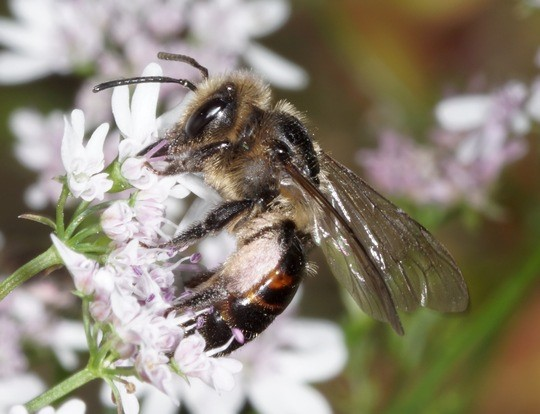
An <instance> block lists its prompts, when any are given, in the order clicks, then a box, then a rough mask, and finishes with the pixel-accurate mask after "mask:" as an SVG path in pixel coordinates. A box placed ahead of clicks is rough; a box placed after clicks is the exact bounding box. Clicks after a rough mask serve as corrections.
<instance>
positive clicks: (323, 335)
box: [273, 319, 347, 382]
mask: <svg viewBox="0 0 540 414" xmlns="http://www.w3.org/2000/svg"><path fill="white" fill-rule="evenodd" d="M277 334H278V335H279V337H280V338H281V339H282V340H283V342H284V343H285V344H286V345H287V346H286V347H284V349H281V350H279V351H276V353H275V356H274V357H273V366H274V368H275V369H276V370H277V371H279V372H280V373H281V375H282V376H283V377H286V378H290V379H292V380H294V381H302V382H317V381H326V380H328V379H330V378H332V377H334V376H336V375H337V374H339V373H340V372H341V370H342V369H343V367H344V366H345V363H346V361H347V349H346V347H345V340H344V338H343V333H342V332H341V329H340V328H339V327H338V326H337V325H335V324H333V323H331V322H326V321H322V320H321V321H319V320H309V319H291V320H290V321H288V323H287V324H286V325H285V324H284V325H283V326H281V329H280V331H279V332H277Z"/></svg>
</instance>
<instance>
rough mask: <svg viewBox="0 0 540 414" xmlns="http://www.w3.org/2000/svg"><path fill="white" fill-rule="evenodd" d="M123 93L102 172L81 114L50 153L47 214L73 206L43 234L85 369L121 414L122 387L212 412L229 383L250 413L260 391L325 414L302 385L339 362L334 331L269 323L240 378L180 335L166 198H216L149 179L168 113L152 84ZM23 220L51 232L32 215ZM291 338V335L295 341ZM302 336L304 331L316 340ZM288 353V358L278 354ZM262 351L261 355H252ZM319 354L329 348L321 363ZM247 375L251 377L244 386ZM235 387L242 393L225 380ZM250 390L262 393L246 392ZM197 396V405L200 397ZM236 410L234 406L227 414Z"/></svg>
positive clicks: (129, 396) (192, 338)
mask: <svg viewBox="0 0 540 414" xmlns="http://www.w3.org/2000/svg"><path fill="white" fill-rule="evenodd" d="M160 74H161V67H160V66H159V65H157V64H155V63H153V64H150V65H148V66H147V68H146V69H145V70H144V72H143V74H142V75H143V76H158V75H160ZM127 89H128V88H127V86H122V87H118V88H115V89H114V91H113V96H112V111H113V114H114V119H115V123H116V125H117V127H118V130H119V132H120V136H121V139H120V141H119V143H118V146H117V147H118V151H117V156H116V158H115V160H114V161H113V162H112V163H111V164H109V165H107V162H106V161H105V158H104V157H105V156H104V150H103V147H104V143H105V139H106V136H107V133H108V131H109V125H108V124H101V125H99V126H98V127H97V128H96V129H95V131H94V132H93V133H91V134H90V138H89V139H88V140H85V135H86V130H85V117H84V113H83V112H82V111H81V110H74V111H73V112H72V113H71V116H70V117H66V118H65V128H64V134H63V138H62V143H61V147H60V149H61V158H62V163H63V165H64V167H65V175H64V177H63V178H61V180H60V181H62V183H63V188H64V190H63V192H62V196H61V198H60V201H59V207H62V205H63V203H65V202H66V201H67V197H68V195H69V197H70V198H72V199H75V200H78V201H79V202H80V204H79V206H78V207H77V208H76V209H75V213H74V216H73V217H72V218H71V221H70V223H68V224H67V225H64V224H63V223H62V221H58V217H57V221H56V223H55V224H54V225H53V227H54V228H55V230H56V231H55V233H54V234H53V235H52V236H51V237H52V242H53V245H54V247H55V250H54V251H55V254H57V255H58V257H59V258H60V260H61V262H62V263H63V264H64V265H65V266H66V268H67V270H68V271H69V272H70V274H71V276H72V277H73V282H74V285H75V288H76V294H77V296H79V297H80V298H81V299H82V302H83V315H86V316H85V317H84V318H83V319H84V320H85V324H84V325H85V326H84V328H85V334H86V341H87V343H88V348H89V351H90V362H89V368H88V369H90V370H91V372H92V375H95V376H97V377H101V378H103V379H105V380H106V381H107V383H108V385H109V386H110V387H111V389H112V391H113V393H114V394H115V401H117V403H118V404H120V405H121V407H122V409H123V410H124V411H125V412H128V413H131V412H133V413H136V412H138V411H139V403H138V400H137V397H136V395H135V394H133V393H132V392H130V389H131V388H133V387H134V386H135V384H138V386H140V387H141V388H144V386H143V384H144V383H146V384H150V385H152V386H153V388H154V389H156V390H159V391H160V392H162V393H164V394H166V395H167V396H168V397H169V398H170V400H171V401H172V402H173V403H174V404H178V402H179V398H182V399H183V400H184V401H185V402H186V404H187V405H188V406H189V407H190V409H191V410H192V411H193V412H201V411H200V407H208V406H209V404H213V403H216V404H220V405H222V403H218V402H217V401H216V400H215V399H216V398H218V397H217V394H216V395H214V394H209V392H208V390H209V389H212V390H213V392H214V393H215V391H218V393H220V392H225V391H231V390H233V388H235V385H236V388H235V391H234V392H233V393H232V394H230V397H229V398H228V399H227V398H226V399H225V400H224V401H237V402H238V401H240V400H241V396H242V395H245V396H247V397H249V399H250V401H251V402H252V404H253V405H254V406H257V407H258V406H260V407H262V408H261V410H262V412H264V411H268V407H270V405H271V404H270V403H269V400H268V393H266V392H264V390H265V389H270V390H272V393H274V392H276V390H274V388H276V387H277V388H278V390H277V391H279V393H280V394H284V395H285V394H286V395H289V397H287V398H286V399H284V400H283V401H282V402H281V404H282V405H283V407H287V406H288V405H289V406H290V408H291V409H292V407H293V406H294V404H293V405H291V404H292V399H291V398H290V393H291V392H300V393H301V394H302V399H303V400H304V401H306V402H309V403H310V404H311V405H312V406H313V407H314V410H315V412H321V413H326V412H330V408H329V406H328V404H327V403H326V401H325V400H324V398H323V397H322V396H321V395H319V394H318V393H317V392H316V391H314V390H312V389H311V388H310V387H308V386H306V385H305V384H304V383H305V382H311V381H319V380H324V379H327V378H330V377H331V376H333V375H335V374H336V373H337V372H339V370H341V368H342V366H343V363H344V361H345V355H346V353H345V350H344V347H343V339H342V338H341V335H340V333H339V330H338V329H337V328H336V327H334V326H332V325H328V326H319V325H318V324H317V323H315V322H311V325H310V323H309V322H298V321H294V320H293V321H289V322H286V321H287V319H284V321H283V322H281V323H279V322H276V324H275V325H276V328H275V329H274V330H275V333H274V334H273V335H272V334H268V335H270V336H268V335H263V336H262V337H263V338H264V337H266V338H267V341H266V345H264V344H265V342H264V341H261V342H260V343H261V345H258V346H259V347H260V349H259V351H254V353H253V352H251V353H250V351H249V349H250V347H247V348H246V349H247V351H244V352H239V353H237V355H238V357H239V358H241V359H242V360H243V362H244V363H246V364H247V365H248V366H249V367H250V369H249V370H248V373H242V374H240V371H241V368H242V363H241V362H240V361H239V360H237V359H231V358H225V357H220V358H217V357H215V356H214V355H215V354H216V353H217V352H219V350H207V351H205V348H206V344H205V340H204V339H203V337H202V336H200V335H199V334H198V333H194V334H191V335H189V336H186V335H185V332H184V329H183V326H185V325H186V324H188V323H190V322H192V318H193V315H191V314H179V313H177V312H176V311H174V310H172V309H174V307H173V306H174V303H175V300H176V299H177V298H178V297H179V296H178V294H177V292H176V290H175V289H176V286H175V273H176V274H177V273H178V271H179V270H181V269H182V268H183V267H186V266H191V267H193V266H197V263H198V262H199V260H200V259H201V255H200V254H198V253H197V254H193V255H191V256H188V257H184V258H180V257H177V255H178V251H176V250H174V249H171V248H168V247H167V244H166V242H167V241H168V240H170V238H171V235H172V234H174V230H175V229H176V226H174V225H172V224H171V221H170V220H169V219H168V212H167V208H166V206H167V203H168V202H169V201H170V200H174V201H175V203H174V204H179V203H180V202H181V200H180V199H182V198H184V197H186V196H187V195H188V194H196V195H198V196H199V197H203V198H206V199H209V200H211V202H212V203H214V202H215V201H216V198H217V197H218V196H217V194H215V192H214V191H213V190H211V189H209V188H208V187H206V186H204V185H202V181H201V180H200V178H198V177H196V176H194V175H190V174H180V175H177V176H161V175H157V174H155V172H154V171H153V169H152V167H149V165H150V163H152V165H154V166H157V165H159V162H160V159H159V157H154V154H155V153H157V152H159V148H160V145H162V143H161V142H160V141H158V139H159V136H160V130H161V129H162V128H165V129H167V128H170V127H171V125H170V124H168V122H169V120H170V119H174V118H173V117H171V116H170V114H169V113H165V114H163V115H162V116H161V117H156V112H157V102H158V94H159V89H160V86H159V84H156V83H154V84H152V83H147V84H140V85H138V86H137V87H136V88H135V91H134V92H133V95H132V97H131V99H130V97H129V93H128V90H127ZM186 101H188V100H186ZM181 105H182V106H183V105H185V102H183V103H182V104H181ZM177 111H178V109H174V110H173V112H174V113H176V112H177ZM154 142H157V145H154ZM150 144H152V145H153V147H149V145H150ZM146 148H152V149H150V150H145V151H142V153H144V155H141V156H139V155H138V154H141V150H143V149H146ZM120 190H121V192H118V191H120ZM200 200H202V199H201V198H200ZM59 217H63V213H61V214H60V216H59ZM33 218H34V219H35V220H37V221H41V222H43V223H45V224H50V223H52V221H49V222H48V221H46V220H45V219H38V218H37V216H34V217H33ZM96 219H97V220H98V222H96ZM168 227H170V228H168ZM176 231H177V230H176ZM152 246H155V247H152ZM223 250H225V251H226V250H230V249H229V248H225V249H223ZM223 259H224V257H221V258H219V259H218V261H222V260H223ZM214 260H215V258H214ZM186 262H190V263H189V264H186ZM180 273H181V272H180ZM171 310H172V311H171ZM280 326H283V327H282V328H279V327H280ZM290 326H293V328H291V327H290ZM312 326H313V328H312ZM278 328H279V329H278ZM293 330H298V331H302V332H303V333H301V334H300V337H301V338H300V337H298V334H295V333H294V332H292V331H293ZM304 331H305V332H304ZM311 331H314V332H316V335H317V336H318V337H319V338H318V339H317V340H315V339H314V338H313V335H314V334H312V333H311ZM283 332H285V333H283ZM325 338H327V339H325ZM322 340H325V341H327V342H328V343H327V346H325V347H324V350H325V352H322V354H321V353H320V352H317V351H315V350H314V349H313V347H317V346H318V344H320V341H322ZM299 341H300V342H299ZM253 346H256V345H255V344H252V349H253ZM297 348H298V351H295V352H294V353H293V354H289V353H290V351H291V350H294V349H297ZM263 349H266V351H264V355H262V350H263ZM280 349H285V350H287V351H286V352H285V354H289V355H288V356H286V357H285V360H286V361H288V363H289V365H290V367H294V366H295V365H294V364H295V363H296V364H300V365H303V366H302V368H303V371H302V370H298V371H296V368H295V369H294V370H295V372H294V375H292V376H291V371H290V369H288V367H289V366H287V365H285V364H284V363H285V362H286V361H280V358H282V356H280V355H284V354H283V353H280V351H279V350H280ZM326 351H330V354H331V355H330V358H329V356H328V355H327V354H326ZM274 354H275V357H273V356H272V355H274ZM310 355H313V358H312V360H310V362H309V364H308V365H309V366H313V363H314V362H315V360H314V358H315V357H317V358H318V356H317V355H319V356H321V355H322V356H323V361H320V362H319V363H318V367H319V368H321V369H316V370H315V371H313V372H312V371H311V370H310V369H306V368H307V366H304V365H306V364H304V363H303V362H302V361H303V359H305V358H308V359H309V358H310ZM272 358H277V359H276V360H275V361H274V362H275V363H274V362H271V361H272V360H273V359H272ZM14 361H16V360H14ZM268 363H271V364H272V365H273V368H272V369H271V372H269V371H268V369H267V368H265V367H268ZM326 366H327V368H326V369H325V367H326ZM302 372H304V374H305V373H306V372H307V374H305V375H304V374H303V373H302ZM239 375H241V376H239ZM253 375H255V377H256V379H255V377H254V378H253V379H251V378H250V379H248V378H249V376H253ZM180 376H182V377H184V378H186V379H187V380H189V382H190V383H191V384H192V385H193V387H192V388H191V387H190V388H189V389H188V388H186V384H185V383H183V382H182V381H179V379H180ZM235 377H236V378H235ZM272 378H274V379H272ZM238 379H241V382H242V384H243V385H239V384H238V383H237V381H238ZM140 381H142V383H141V382H140ZM197 381H200V382H197ZM258 382H260V383H262V384H264V386H262V385H261V386H257V383H258ZM197 384H199V385H197ZM202 384H205V386H206V387H208V386H209V387H210V388H203V389H205V390H206V391H201V389H199V388H198V387H199V386H200V385H202ZM272 384H273V385H272ZM283 387H285V388H286V389H289V390H290V392H289V393H287V392H286V389H283ZM203 395H206V397H203V399H201V396H203ZM160 401H162V400H160ZM160 404H163V402H160ZM227 404H228V403H227ZM17 409H18V408H17ZM21 409H22V408H21ZM240 409H241V406H240V405H238V404H236V403H235V404H234V405H232V406H231V407H230V412H231V413H234V412H237V411H238V410H240ZM295 410H296V409H295ZM21 412H24V411H21Z"/></svg>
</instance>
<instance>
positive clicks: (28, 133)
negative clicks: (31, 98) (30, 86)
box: [9, 109, 64, 209]
mask: <svg viewBox="0 0 540 414" xmlns="http://www.w3.org/2000/svg"><path fill="white" fill-rule="evenodd" d="M9 125H10V129H11V131H12V132H13V134H14V135H15V137H16V138H17V140H16V142H15V156H16V157H17V159H18V160H19V162H21V163H22V164H23V165H24V166H25V167H26V168H28V169H30V170H32V171H35V172H37V173H38V178H37V182H36V183H35V184H33V185H32V186H30V187H29V188H28V189H27V190H26V192H25V201H26V203H27V204H28V205H29V206H30V207H32V208H35V209H42V208H45V207H46V206H47V204H49V203H52V202H54V203H56V201H57V200H58V196H59V195H60V191H61V189H62V186H61V184H60V183H58V182H57V181H55V180H54V178H55V177H57V176H60V175H62V174H63V173H64V167H63V165H62V161H61V159H60V157H58V153H59V152H60V145H61V142H62V131H63V128H64V120H63V117H62V113H61V112H60V111H54V112H51V113H50V114H49V115H46V116H44V115H41V114H39V113H38V112H37V111H35V110H33V109H18V110H16V111H15V112H13V114H11V116H10V119H9Z"/></svg>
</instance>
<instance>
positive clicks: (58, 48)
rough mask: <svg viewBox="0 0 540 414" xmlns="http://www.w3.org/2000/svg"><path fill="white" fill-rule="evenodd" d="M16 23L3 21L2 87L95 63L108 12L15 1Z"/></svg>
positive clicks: (53, 1)
mask: <svg viewBox="0 0 540 414" xmlns="http://www.w3.org/2000/svg"><path fill="white" fill-rule="evenodd" d="M9 6H10V9H11V12H12V14H13V17H14V18H15V19H13V20H12V19H7V18H2V19H0V43H1V44H3V46H4V47H5V50H3V51H2V52H1V53H0V82H2V83H20V82H28V81H31V80H34V79H37V78H39V77H42V76H46V75H48V74H51V73H60V74H66V73H69V72H74V71H75V69H77V68H79V67H82V66H84V65H87V64H88V63H90V62H92V61H93V60H94V59H95V58H96V57H97V56H98V55H99V53H100V52H101V50H102V47H103V42H104V38H103V31H102V26H103V23H104V21H105V17H106V12H107V11H106V10H105V9H104V8H103V7H100V6H99V5H93V4H92V2H84V1H78V2H64V1H58V0H11V1H9Z"/></svg>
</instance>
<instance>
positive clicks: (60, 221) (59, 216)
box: [56, 183, 69, 240]
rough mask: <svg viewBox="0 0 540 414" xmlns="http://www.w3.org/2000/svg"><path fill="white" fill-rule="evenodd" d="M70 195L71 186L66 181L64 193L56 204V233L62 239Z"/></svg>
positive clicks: (63, 187) (63, 188)
mask: <svg viewBox="0 0 540 414" xmlns="http://www.w3.org/2000/svg"><path fill="white" fill-rule="evenodd" d="M68 196H69V188H68V186H67V184H66V183H64V185H63V186H62V193H61V194H60V198H59V199H58V204H57V205H56V235H57V236H58V238H59V239H60V240H64V207H65V206H66V200H67V198H68Z"/></svg>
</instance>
